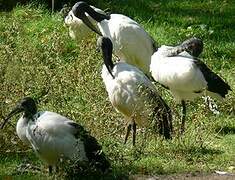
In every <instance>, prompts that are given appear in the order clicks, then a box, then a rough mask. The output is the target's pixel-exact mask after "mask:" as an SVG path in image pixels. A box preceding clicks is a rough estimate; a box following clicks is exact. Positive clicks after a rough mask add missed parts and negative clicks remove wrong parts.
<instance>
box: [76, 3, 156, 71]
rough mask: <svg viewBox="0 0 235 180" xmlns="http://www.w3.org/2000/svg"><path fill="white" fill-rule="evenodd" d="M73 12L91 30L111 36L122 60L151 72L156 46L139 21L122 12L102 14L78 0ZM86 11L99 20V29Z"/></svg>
mask: <svg viewBox="0 0 235 180" xmlns="http://www.w3.org/2000/svg"><path fill="white" fill-rule="evenodd" d="M72 12H73V14H74V15H75V16H76V17H78V18H79V19H81V20H82V21H83V22H84V23H85V24H86V25H87V26H88V27H89V28H90V29H91V30H93V31H94V32H96V33H97V34H99V35H103V36H106V37H109V38H110V40H111V41H112V43H113V48H114V53H115V54H116V55H117V56H118V57H119V59H120V60H121V61H124V62H126V63H128V64H131V65H134V66H136V67H138V68H139V69H141V70H142V71H143V72H144V73H146V74H149V65H150V61H151V56H152V54H153V53H154V52H155V51H156V46H155V42H154V40H153V39H152V37H151V36H150V35H149V34H148V33H147V32H146V31H145V30H144V29H143V28H142V27H141V26H140V25H139V24H138V23H137V22H135V21H134V20H132V19H131V18H129V17H127V16H124V15H122V14H111V15H105V14H101V13H99V12H97V11H95V10H94V9H93V8H92V7H91V6H89V5H88V4H87V3H85V2H83V1H80V2H77V3H76V4H75V5H74V6H73V8H72ZM86 13H87V14H89V15H90V17H92V18H93V19H94V20H95V21H96V22H97V26H98V28H99V29H97V28H96V27H95V26H94V25H93V23H91V22H90V20H89V19H88V18H87V16H86Z"/></svg>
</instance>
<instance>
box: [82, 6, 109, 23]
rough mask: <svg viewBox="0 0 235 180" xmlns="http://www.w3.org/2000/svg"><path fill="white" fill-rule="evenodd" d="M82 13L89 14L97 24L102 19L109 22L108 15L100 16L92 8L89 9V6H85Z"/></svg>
mask: <svg viewBox="0 0 235 180" xmlns="http://www.w3.org/2000/svg"><path fill="white" fill-rule="evenodd" d="M84 11H85V12H86V13H87V14H89V15H90V16H91V17H92V18H93V19H94V20H95V21H97V22H101V21H103V20H104V19H107V20H109V19H110V16H109V15H105V14H101V13H98V12H96V11H95V10H94V9H93V8H91V7H90V6H87V7H86V8H85V9H84Z"/></svg>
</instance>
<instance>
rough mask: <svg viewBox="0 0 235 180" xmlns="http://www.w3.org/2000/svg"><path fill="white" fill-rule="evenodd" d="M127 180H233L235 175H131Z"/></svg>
mask: <svg viewBox="0 0 235 180" xmlns="http://www.w3.org/2000/svg"><path fill="white" fill-rule="evenodd" d="M129 180H235V174H223V175H221V174H217V173H211V174H203V173H198V174H195V173H193V174H175V175H159V176H149V175H132V176H130V177H129Z"/></svg>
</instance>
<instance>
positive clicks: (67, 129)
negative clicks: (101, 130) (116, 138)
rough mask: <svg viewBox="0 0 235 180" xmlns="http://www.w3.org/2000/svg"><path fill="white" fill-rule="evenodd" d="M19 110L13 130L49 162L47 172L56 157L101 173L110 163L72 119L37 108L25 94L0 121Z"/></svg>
mask: <svg viewBox="0 0 235 180" xmlns="http://www.w3.org/2000/svg"><path fill="white" fill-rule="evenodd" d="M20 112H23V116H21V118H20V119H19V120H18V122H17V126H16V132H17V135H18V136H19V138H20V139H21V140H22V141H23V142H24V143H25V144H27V145H31V146H32V147H33V149H34V151H35V152H36V154H37V155H38V156H39V157H40V158H41V159H42V160H43V161H45V162H46V163H47V164H48V165H49V173H52V167H53V166H56V165H57V163H58V161H59V159H60V158H65V159H69V160H71V161H73V162H74V163H75V162H76V163H78V165H79V163H85V164H86V163H87V164H90V165H91V166H94V167H96V168H97V169H100V170H102V171H103V172H105V171H106V170H108V168H109V166H110V163H109V161H108V160H107V159H106V157H105V155H104V153H103V152H102V149H101V146H100V145H99V144H98V142H97V141H96V139H95V138H94V137H92V136H90V135H89V134H88V132H87V131H86V130H85V129H84V128H83V127H82V126H81V125H79V124H77V123H75V122H74V121H72V120H70V119H68V118H66V117H64V116H61V115H59V114H57V113H54V112H49V111H42V112H38V111H37V106H36V103H35V101H34V100H33V99H32V98H30V97H25V98H23V99H22V100H21V101H19V102H18V104H17V105H16V107H15V108H14V109H13V110H12V111H11V113H10V114H9V115H8V116H7V118H6V119H5V120H4V123H3V124H2V126H1V128H3V127H4V125H5V124H6V122H7V121H8V120H9V119H10V118H11V117H12V116H14V115H15V114H18V113H20Z"/></svg>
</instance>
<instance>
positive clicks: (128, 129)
mask: <svg viewBox="0 0 235 180" xmlns="http://www.w3.org/2000/svg"><path fill="white" fill-rule="evenodd" d="M130 131H131V124H130V123H129V124H128V126H127V128H126V136H125V140H124V144H126V142H127V139H128V136H129V134H130Z"/></svg>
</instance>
